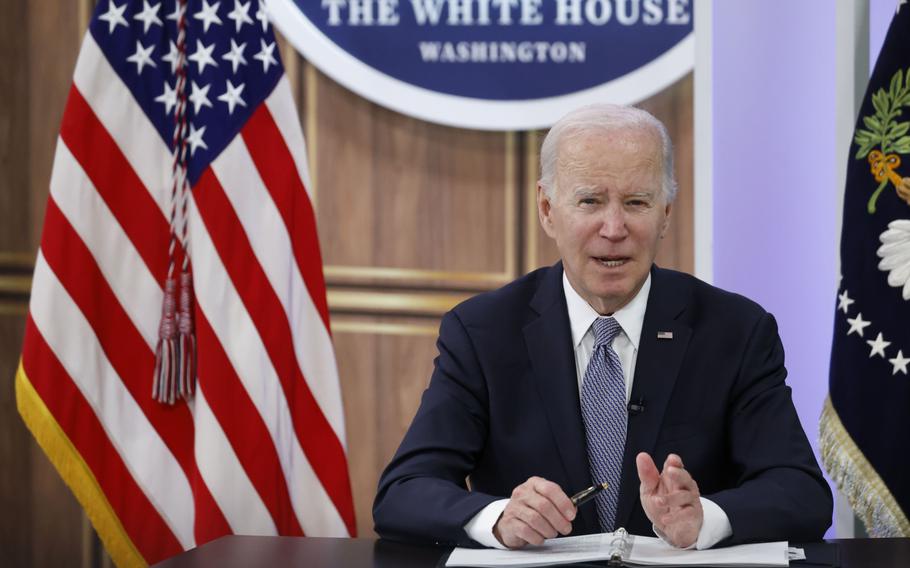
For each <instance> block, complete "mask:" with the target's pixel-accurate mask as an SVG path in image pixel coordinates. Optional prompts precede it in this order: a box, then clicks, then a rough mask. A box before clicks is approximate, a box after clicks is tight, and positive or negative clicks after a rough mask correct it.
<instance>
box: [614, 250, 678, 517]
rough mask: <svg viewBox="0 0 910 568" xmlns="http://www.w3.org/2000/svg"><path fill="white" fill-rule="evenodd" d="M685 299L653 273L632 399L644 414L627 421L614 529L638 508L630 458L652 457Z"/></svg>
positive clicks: (673, 371) (674, 369)
mask: <svg viewBox="0 0 910 568" xmlns="http://www.w3.org/2000/svg"><path fill="white" fill-rule="evenodd" d="M670 280H672V282H670ZM689 297H690V289H689V288H688V282H687V281H686V280H684V279H679V280H677V279H676V278H673V276H672V273H668V272H664V271H663V270H661V269H659V268H657V267H654V268H653V269H652V271H651V292H650V294H649V296H648V307H647V308H646V310H645V319H644V322H643V324H642V330H641V339H640V340H639V346H638V358H637V359H636V363H635V378H634V381H633V383H632V396H631V400H632V402H633V403H634V402H637V401H642V405H643V406H644V407H645V408H644V411H643V412H641V413H640V414H638V415H632V416H630V417H629V427H628V431H627V434H626V451H625V454H624V458H623V469H622V488H621V490H620V493H619V495H620V497H619V507H618V510H617V513H616V520H617V526H622V525H625V524H627V523H628V521H629V518H630V516H631V514H632V511H633V510H634V508H635V506H636V504H637V503H638V500H639V498H638V494H639V491H638V486H639V482H638V471H637V469H636V467H635V456H637V455H638V453H639V452H648V453H652V452H653V450H654V446H655V444H656V443H657V435H658V433H659V432H660V427H661V423H662V422H663V417H664V413H665V411H666V409H667V404H668V403H669V401H670V396H671V395H672V393H673V387H674V385H675V384H676V378H677V375H678V374H679V370H680V367H681V365H682V361H683V357H684V355H685V353H686V347H687V346H688V344H689V338H690V337H691V335H692V329H691V327H689V326H688V325H687V324H685V323H684V322H682V321H680V319H679V316H680V315H681V314H682V312H683V311H685V308H686V306H687V304H688V300H689ZM662 332H669V333H671V334H672V339H668V338H667V336H668V334H667V333H662ZM658 333H660V334H661V338H658ZM659 467H660V464H658V468H659Z"/></svg>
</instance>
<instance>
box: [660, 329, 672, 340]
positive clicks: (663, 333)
mask: <svg viewBox="0 0 910 568" xmlns="http://www.w3.org/2000/svg"><path fill="white" fill-rule="evenodd" d="M657 339H673V332H672V331H658V332H657Z"/></svg>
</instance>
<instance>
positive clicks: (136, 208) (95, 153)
mask: <svg viewBox="0 0 910 568" xmlns="http://www.w3.org/2000/svg"><path fill="white" fill-rule="evenodd" d="M60 137H61V138H63V141H64V142H65V143H66V146H67V147H68V148H69V150H70V152H72V154H73V157H74V158H76V161H78V162H79V164H80V165H81V166H82V169H83V170H84V171H85V173H86V175H87V176H88V178H89V179H90V180H91V181H92V185H94V187H95V189H96V190H97V191H98V194H99V195H100V196H101V198H102V199H104V202H105V203H106V204H107V206H108V207H109V208H110V210H111V212H112V213H113V214H114V217H116V218H117V221H118V222H119V223H120V225H121V226H122V227H123V230H124V231H125V232H126V234H127V235H128V236H129V239H130V241H132V243H133V245H134V246H135V247H136V250H138V251H139V255H140V256H142V259H143V260H144V261H145V264H146V266H148V268H149V270H150V271H151V272H152V274H153V275H154V276H155V280H156V281H158V282H159V283H162V282H164V279H165V276H166V275H167V274H166V273H167V265H168V259H167V250H168V238H169V235H170V229H169V228H168V222H167V220H166V219H165V217H164V216H163V215H162V214H161V211H160V209H159V208H158V205H157V203H155V201H154V200H153V199H152V198H151V196H150V195H149V192H148V191H146V189H145V186H143V185H142V181H141V180H140V179H139V177H138V176H136V173H135V172H134V171H133V169H132V166H130V164H129V162H127V161H126V158H125V157H124V155H123V153H122V152H121V151H120V148H119V147H118V146H117V143H116V142H115V141H114V139H113V138H111V136H110V134H109V133H108V132H107V130H105V128H104V125H103V124H101V123H100V122H99V121H98V118H97V117H96V116H95V114H94V113H93V112H92V109H91V108H89V106H88V105H87V104H86V102H85V99H84V98H83V97H82V94H81V93H79V91H78V90H77V89H76V88H75V87H74V88H72V89H70V95H69V99H68V100H67V103H66V110H65V111H64V114H63V123H62V124H61V126H60Z"/></svg>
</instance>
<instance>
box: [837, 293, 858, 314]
mask: <svg viewBox="0 0 910 568" xmlns="http://www.w3.org/2000/svg"><path fill="white" fill-rule="evenodd" d="M854 301H855V300H852V299H850V296H848V295H847V291H846V290H844V291H843V292H841V293H840V294H838V295H837V309H839V310H844V313H847V310H849V309H850V304H852V303H853V302H854Z"/></svg>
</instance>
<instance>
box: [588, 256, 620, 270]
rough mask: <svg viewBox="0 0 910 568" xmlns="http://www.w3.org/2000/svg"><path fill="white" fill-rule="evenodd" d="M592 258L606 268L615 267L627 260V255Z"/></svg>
mask: <svg viewBox="0 0 910 568" xmlns="http://www.w3.org/2000/svg"><path fill="white" fill-rule="evenodd" d="M592 258H594V260H596V261H597V262H599V263H600V264H601V265H602V266H606V267H607V268H616V267H618V266H622V265H623V264H625V263H627V262H629V257H627V256H595V257H592Z"/></svg>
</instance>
